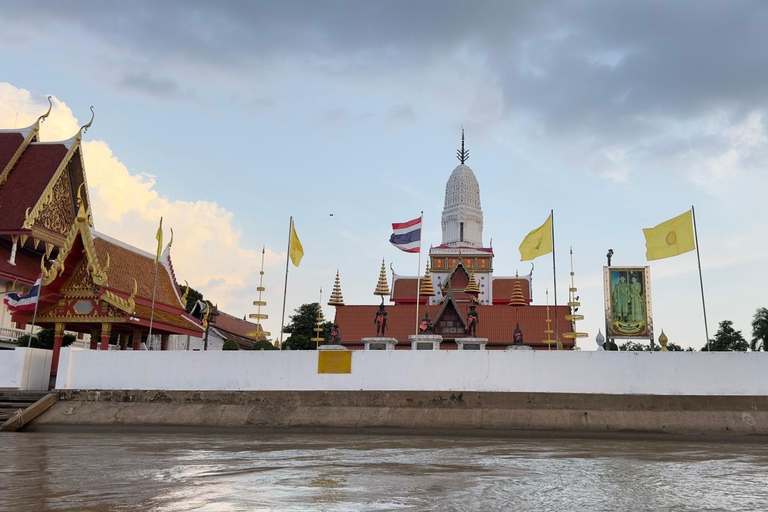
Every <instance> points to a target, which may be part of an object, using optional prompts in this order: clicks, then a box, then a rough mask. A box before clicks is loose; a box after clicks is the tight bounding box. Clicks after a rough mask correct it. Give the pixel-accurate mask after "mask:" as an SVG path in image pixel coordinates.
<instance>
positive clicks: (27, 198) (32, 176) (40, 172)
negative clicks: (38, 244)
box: [0, 144, 67, 230]
mask: <svg viewBox="0 0 768 512" xmlns="http://www.w3.org/2000/svg"><path fill="white" fill-rule="evenodd" d="M66 154H67V147H66V146H64V144H30V145H29V146H28V147H27V148H26V149H25V150H24V153H23V154H22V155H21V158H19V161H18V162H17V163H16V166H15V167H14V168H13V170H12V171H11V173H10V174H9V175H8V181H6V182H5V183H4V184H3V185H2V187H0V230H17V229H21V227H22V225H23V224H24V220H25V218H26V212H27V208H31V207H34V206H35V204H37V201H38V200H39V199H40V196H41V195H42V193H43V190H45V187H46V186H48V183H50V181H51V178H53V175H54V173H55V172H56V169H58V168H59V165H60V164H61V161H62V160H63V159H64V156H65V155H66Z"/></svg>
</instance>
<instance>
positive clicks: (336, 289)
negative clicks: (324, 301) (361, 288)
mask: <svg viewBox="0 0 768 512" xmlns="http://www.w3.org/2000/svg"><path fill="white" fill-rule="evenodd" d="M328 305H329V306H343V305H344V297H343V296H342V295H341V281H339V271H338V270H336V281H335V282H334V283H333V291H332V292H331V298H330V299H329V300H328Z"/></svg>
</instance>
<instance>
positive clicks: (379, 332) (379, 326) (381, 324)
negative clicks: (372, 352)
mask: <svg viewBox="0 0 768 512" xmlns="http://www.w3.org/2000/svg"><path fill="white" fill-rule="evenodd" d="M373 323H375V324H376V336H384V331H386V330H387V310H386V309H384V304H383V303H382V304H381V306H379V310H378V311H377V312H376V316H375V317H374V319H373Z"/></svg>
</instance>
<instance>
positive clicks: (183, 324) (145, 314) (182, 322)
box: [134, 304, 203, 333]
mask: <svg viewBox="0 0 768 512" xmlns="http://www.w3.org/2000/svg"><path fill="white" fill-rule="evenodd" d="M134 315H135V316H137V317H139V318H142V319H144V320H149V318H150V317H152V318H153V319H154V321H155V322H161V323H164V324H167V325H170V326H173V327H180V328H182V329H188V330H191V331H195V333H202V332H203V327H202V326H201V325H200V324H198V323H197V322H196V321H194V320H190V319H189V318H185V317H184V316H183V315H182V313H181V312H179V313H169V312H167V311H161V310H159V309H157V308H155V312H154V315H153V314H152V309H151V308H150V307H149V306H142V305H141V304H136V307H135V308H134Z"/></svg>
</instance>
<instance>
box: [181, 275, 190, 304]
mask: <svg viewBox="0 0 768 512" xmlns="http://www.w3.org/2000/svg"><path fill="white" fill-rule="evenodd" d="M188 296H189V283H188V282H187V281H184V294H183V295H182V296H181V304H182V306H184V307H187V297H188Z"/></svg>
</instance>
